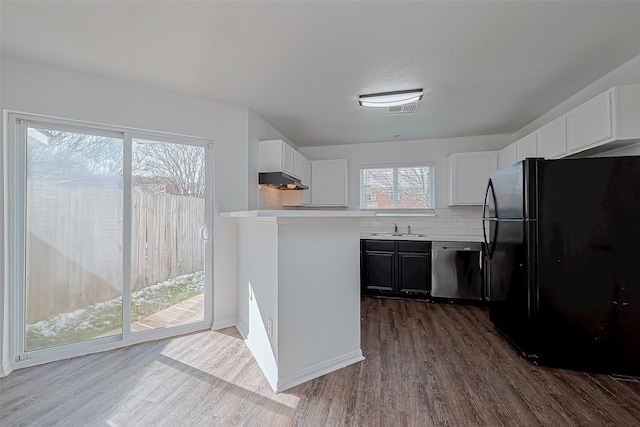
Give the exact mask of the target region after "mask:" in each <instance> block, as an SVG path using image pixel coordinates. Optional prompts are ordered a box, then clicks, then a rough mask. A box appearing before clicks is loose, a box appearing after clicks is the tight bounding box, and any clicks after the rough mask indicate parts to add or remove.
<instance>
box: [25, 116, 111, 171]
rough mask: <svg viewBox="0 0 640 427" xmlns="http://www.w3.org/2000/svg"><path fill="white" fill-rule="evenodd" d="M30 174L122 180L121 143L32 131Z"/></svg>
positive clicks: (96, 137) (107, 138)
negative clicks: (120, 177)
mask: <svg viewBox="0 0 640 427" xmlns="http://www.w3.org/2000/svg"><path fill="white" fill-rule="evenodd" d="M29 134H30V135H29V139H28V145H27V150H28V156H27V161H28V169H27V170H28V171H29V176H31V177H36V176H37V177H40V178H41V179H53V180H56V179H59V180H65V179H69V178H73V179H81V178H83V177H85V178H86V177H88V176H95V175H100V176H122V164H123V163H122V149H123V144H122V140H121V139H117V138H109V137H103V136H96V135H85V134H79V133H71V132H62V131H54V130H47V129H33V128H30V129H29Z"/></svg>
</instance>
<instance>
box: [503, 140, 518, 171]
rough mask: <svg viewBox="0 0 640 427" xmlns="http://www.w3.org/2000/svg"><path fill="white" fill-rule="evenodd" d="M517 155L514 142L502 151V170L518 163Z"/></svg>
mask: <svg viewBox="0 0 640 427" xmlns="http://www.w3.org/2000/svg"><path fill="white" fill-rule="evenodd" d="M517 158H518V156H517V154H516V143H515V142H514V143H513V144H511V145H507V146H506V147H504V148H503V149H502V150H500V168H501V169H502V168H504V167H506V166H509V165H512V164H514V163H515V162H517Z"/></svg>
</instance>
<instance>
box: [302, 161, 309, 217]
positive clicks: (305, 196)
mask: <svg viewBox="0 0 640 427" xmlns="http://www.w3.org/2000/svg"><path fill="white" fill-rule="evenodd" d="M300 182H302V184H304V185H306V186H307V187H309V190H302V206H308V205H310V204H311V162H310V161H309V160H307V159H306V157H302V176H301V177H300Z"/></svg>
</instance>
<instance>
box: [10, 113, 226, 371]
mask: <svg viewBox="0 0 640 427" xmlns="http://www.w3.org/2000/svg"><path fill="white" fill-rule="evenodd" d="M4 121H5V129H6V131H7V137H8V138H7V143H6V144H5V145H4V149H5V150H4V153H3V154H4V156H5V159H6V160H7V161H6V163H5V165H6V168H5V171H4V174H5V175H4V178H5V182H6V183H7V185H6V187H5V188H6V190H7V191H6V193H5V205H4V215H5V229H6V230H7V233H6V234H5V241H4V244H5V248H7V249H8V250H7V251H5V265H6V266H7V271H6V277H7V281H6V286H5V290H4V297H5V298H7V300H8V302H9V305H8V308H9V310H8V311H9V313H8V314H9V318H11V319H20V320H17V321H15V322H12V323H11V324H10V325H8V326H6V327H5V333H6V332H8V335H9V337H10V338H9V340H8V341H7V343H8V344H9V348H8V354H9V360H10V361H11V362H12V364H11V366H10V367H7V368H8V369H11V370H12V369H14V368H22V367H27V366H33V365H38V364H41V363H47V362H51V361H57V360H63V359H67V358H70V357H75V356H79V355H84V354H89V353H94V352H96V351H104V350H111V349H115V348H120V347H125V346H129V345H133V344H137V343H140V342H146V341H153V340H157V339H161V338H166V337H171V336H177V335H182V334H185V333H191V332H196V331H200V330H207V329H209V328H210V327H211V325H212V322H213V304H212V301H213V297H212V295H213V287H214V285H213V252H214V245H213V219H214V214H213V212H214V205H213V204H214V189H215V182H214V163H215V158H214V142H213V141H212V140H208V139H204V138H198V137H192V136H186V135H179V134H170V133H164V132H156V131H147V130H142V129H135V128H128V127H121V126H112V125H105V124H100V123H93V122H84V121H79V120H73V119H61V118H57V117H50V116H43V115H36V114H29V113H21V112H17V111H7V110H5V113H4ZM35 126H42V127H46V128H47V129H52V130H58V131H64V132H74V133H83V134H87V135H95V136H105V137H115V138H119V139H122V140H123V161H124V165H123V184H124V187H123V212H130V211H131V150H132V141H133V140H134V139H147V140H153V141H158V142H166V143H172V144H184V145H194V146H200V147H203V148H204V149H205V156H206V160H205V161H206V163H205V164H206V170H205V175H206V182H207V184H206V188H207V189H208V192H209V193H210V194H209V197H207V198H205V208H204V209H205V223H206V225H205V226H204V227H207V228H208V230H209V233H207V234H208V236H209V237H208V238H207V239H205V240H206V241H207V242H206V243H205V245H206V246H205V264H206V265H205V272H206V273H205V274H206V279H205V280H206V282H205V303H204V319H203V320H201V321H196V322H193V323H187V324H184V325H178V326H174V327H171V328H165V329H155V330H150V331H144V332H141V333H136V334H132V333H131V331H130V330H129V329H128V328H125V326H130V323H131V318H130V296H131V295H130V294H131V292H130V285H131V284H130V265H131V264H130V262H131V236H130V233H131V219H130V218H128V219H124V220H123V225H122V227H123V229H122V233H123V241H122V245H123V248H126V250H125V249H123V278H122V280H123V295H122V304H123V330H122V332H121V334H119V335H113V336H109V337H102V338H96V339H93V340H89V341H81V342H77V343H72V344H65V345H61V346H54V347H48V348H44V349H37V350H32V351H25V345H24V344H25V343H24V334H23V333H22V332H20V331H19V330H18V328H19V327H20V326H22V323H23V319H24V316H25V309H26V307H25V301H26V299H25V298H26V295H25V283H26V282H25V281H26V274H25V271H24V268H23V267H24V266H25V257H26V202H27V200H26V197H27V195H26V182H27V181H26V179H27V178H26V173H27V151H26V150H27V148H26V145H25V146H21V145H20V144H21V141H22V140H23V139H24V141H26V138H27V128H29V127H35ZM127 162H128V163H127ZM204 227H203V228H204ZM201 232H202V231H201ZM125 254H128V255H129V256H128V257H127V256H124V255H125Z"/></svg>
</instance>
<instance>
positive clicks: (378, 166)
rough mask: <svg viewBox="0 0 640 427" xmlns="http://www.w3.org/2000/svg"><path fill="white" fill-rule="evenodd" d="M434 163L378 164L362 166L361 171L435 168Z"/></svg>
mask: <svg viewBox="0 0 640 427" xmlns="http://www.w3.org/2000/svg"><path fill="white" fill-rule="evenodd" d="M435 164H436V162H434V161H425V162H409V163H376V164H366V165H360V166H359V169H385V168H419V167H424V166H435Z"/></svg>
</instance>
